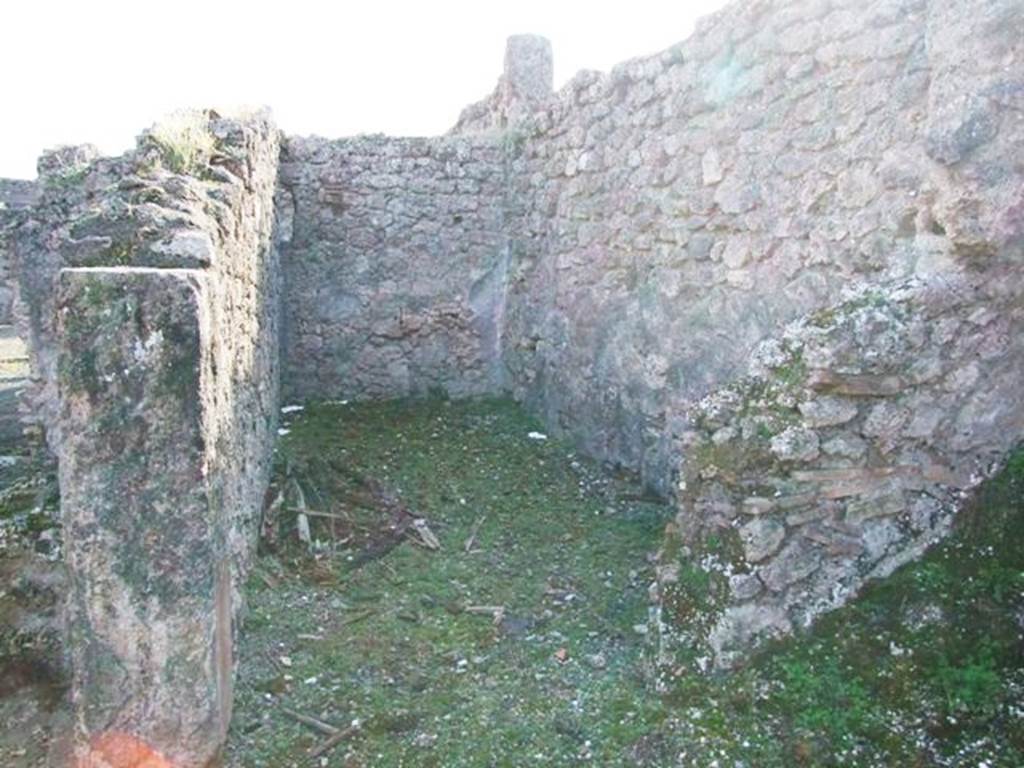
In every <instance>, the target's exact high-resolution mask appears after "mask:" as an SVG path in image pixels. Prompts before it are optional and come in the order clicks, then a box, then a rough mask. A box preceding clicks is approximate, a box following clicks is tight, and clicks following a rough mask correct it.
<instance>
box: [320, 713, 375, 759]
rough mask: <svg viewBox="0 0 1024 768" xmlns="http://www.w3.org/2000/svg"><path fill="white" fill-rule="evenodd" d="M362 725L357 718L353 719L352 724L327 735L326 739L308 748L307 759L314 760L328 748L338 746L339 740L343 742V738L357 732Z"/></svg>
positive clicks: (328, 749) (327, 750)
mask: <svg viewBox="0 0 1024 768" xmlns="http://www.w3.org/2000/svg"><path fill="white" fill-rule="evenodd" d="M362 727H363V726H362V723H360V722H359V721H358V720H353V721H352V725H350V726H349V727H348V728H345V729H343V730H340V731H338V732H337V733H336V734H334V735H333V736H330V737H328V739H327V740H326V741H324V742H323V743H322V744H321V745H320V746H319V747H317V748H316V749H312V750H310V752H309V759H310V760H316V759H317V758H318V757H320V755H322V754H324V753H325V752H329V751H330V750H332V749H334V748H335V747H336V746H338V745H339V744H340V743H341V742H343V741H344V740H345V739H347V738H349V737H350V736H353V735H355V734H356V733H358V732H359V731H360V730H361V729H362Z"/></svg>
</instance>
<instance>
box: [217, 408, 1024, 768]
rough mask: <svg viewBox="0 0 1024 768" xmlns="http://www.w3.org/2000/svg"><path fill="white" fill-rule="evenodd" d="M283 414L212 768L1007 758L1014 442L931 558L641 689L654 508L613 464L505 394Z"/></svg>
mask: <svg viewBox="0 0 1024 768" xmlns="http://www.w3.org/2000/svg"><path fill="white" fill-rule="evenodd" d="M284 431H285V432H286V434H285V435H284V436H283V439H282V441H281V444H280V448H279V455H278V472H277V477H276V480H275V488H274V489H273V491H272V493H271V494H270V496H271V498H272V500H273V501H276V502H277V505H276V506H275V507H273V508H274V509H276V510H277V512H276V513H275V514H274V515H272V519H271V520H270V524H269V526H268V531H267V533H268V534H269V537H268V538H267V539H265V540H266V541H269V542H270V544H269V545H267V546H266V547H265V550H266V551H265V552H264V554H263V556H262V557H261V559H260V564H259V568H258V570H257V572H256V574H255V575H254V577H253V579H252V582H251V586H250V591H249V594H250V612H249V617H248V621H247V624H246V630H245V635H244V639H243V643H242V660H241V670H242V672H241V675H240V679H239V683H238V697H237V706H236V717H235V720H234V724H233V727H232V731H231V734H230V738H229V744H228V752H227V763H228V765H229V766H233V767H236V768H241V767H242V766H246V767H247V768H248V767H249V766H253V767H255V766H268V767H269V766H292V765H324V766H327V765H332V766H445V767H449V766H451V767H454V766H523V765H536V766H572V765H588V764H589V765H600V766H651V767H652V768H653V767H655V766H657V767H659V768H660V767H661V766H676V765H680V766H703V767H704V768H709V767H711V766H718V767H719V768H725V767H726V766H728V767H729V768H737V767H739V766H747V767H748V768H765V767H769V766H778V767H779V768H783V767H785V768H790V767H791V766H805V765H806V766H819V765H820V766H827V765H857V766H933V765H934V766H976V767H977V768H981V766H988V768H995V767H996V766H1006V767H1007V768H1008V767H1009V766H1021V765H1024V664H1022V662H1024V657H1022V653H1024V634H1022V633H1024V552H1022V551H1021V549H1020V547H1019V546H1017V544H1015V543H1014V542H1019V540H1020V535H1021V534H1022V533H1024V516H1022V505H1021V501H1022V486H1024V455H1018V456H1017V457H1015V458H1014V460H1013V461H1012V462H1011V465H1010V466H1009V467H1008V469H1007V470H1006V471H1005V472H1004V474H1003V475H1002V476H1001V477H1000V478H999V479H998V480H996V481H994V482H993V483H990V484H989V486H988V487H987V489H986V491H985V492H984V493H983V494H982V495H981V497H980V498H979V499H978V501H977V504H976V506H975V508H974V509H973V510H972V511H971V512H969V513H968V514H966V515H964V517H963V521H962V525H961V526H960V529H959V531H958V532H957V534H956V535H955V536H954V537H953V538H952V539H951V540H950V541H949V542H948V543H946V544H945V545H943V546H941V547H939V548H937V549H936V550H934V551H933V552H932V553H931V554H930V555H929V556H928V557H927V558H926V559H925V560H924V561H922V562H920V563H917V564H915V565H913V566H911V567H909V568H905V569H903V570H902V571H900V572H899V573H898V574H897V575H896V576H895V577H894V578H893V579H891V580H890V581H888V582H886V583H885V584H882V585H879V586H877V587H875V588H874V589H870V590H868V591H867V593H866V594H865V595H864V596H863V597H862V598H861V599H860V600H859V601H857V602H856V603H855V604H853V605H851V606H849V607H847V608H846V609H844V610H841V611H838V612H836V613H835V614H833V615H832V616H830V617H828V618H827V619H826V620H825V621H824V622H822V623H821V624H820V625H819V627H817V628H816V630H815V631H814V632H813V633H811V634H809V635H806V636H803V637H799V638H795V639H793V640H791V641H789V642H787V643H784V644H781V645H780V646H779V647H777V648H774V649H771V651H770V652H768V653H766V654H763V655H762V656H761V657H759V658H758V659H756V660H754V662H753V663H752V664H750V665H749V666H748V667H747V668H746V669H744V670H741V671H739V672H738V673H735V674H733V675H731V676H727V677H712V678H704V677H699V676H695V677H692V678H683V679H681V680H680V681H679V683H678V686H677V687H676V689H675V690H673V691H671V692H670V693H669V694H668V695H666V696H656V695H654V694H652V693H651V692H650V691H649V690H648V687H647V686H646V685H645V669H646V661H647V658H646V645H645V637H644V632H645V629H646V619H647V588H648V585H649V584H650V582H651V578H652V573H651V568H650V558H651V555H652V553H653V552H654V550H655V549H656V548H657V546H658V544H659V540H660V535H661V530H662V527H663V526H664V523H665V521H666V520H667V519H668V516H669V515H670V514H671V512H670V510H669V509H668V508H666V507H665V506H662V505H661V504H659V503H658V502H657V500H655V499H651V498H649V497H647V496H645V495H644V493H643V492H642V490H641V489H640V488H639V487H638V486H637V485H636V484H635V482H634V481H633V480H632V478H630V477H628V476H626V475H622V474H616V473H614V472H610V471H608V469H607V468H601V467H598V466H595V465H594V464H593V463H591V462H589V461H587V460H585V459H583V458H582V457H580V456H578V455H577V454H576V453H575V452H574V451H573V450H572V449H571V447H569V446H568V445H566V444H564V443H560V442H558V441H557V440H554V439H551V438H549V437H547V436H544V435H543V432H542V428H541V427H540V425H539V424H537V423H536V422H534V421H532V420H531V419H529V418H528V417H526V416H525V415H524V414H523V413H522V411H521V410H519V409H518V408H517V407H516V406H514V405H513V404H511V403H508V402H502V401H480V402H464V403H449V402H446V401H443V400H435V401H426V402H422V401H421V402H416V403H409V402H396V403H380V404H367V405H351V404H346V403H333V404H319V405H310V406H309V407H307V408H306V409H305V410H302V411H299V410H292V411H291V412H290V413H289V414H288V415H287V416H286V424H285V427H284ZM300 513H301V514H302V515H303V516H304V518H305V520H304V521H302V520H300V519H299V515H300ZM417 520H419V521H420V523H419V524H418V525H419V526H420V528H417V527H416V523H415V521H417ZM307 524H308V529H309V536H308V542H309V543H308V544H305V543H302V542H300V540H299V537H300V533H299V531H300V530H301V531H302V536H303V538H305V528H306V525H307ZM424 528H425V530H424ZM332 729H333V730H332Z"/></svg>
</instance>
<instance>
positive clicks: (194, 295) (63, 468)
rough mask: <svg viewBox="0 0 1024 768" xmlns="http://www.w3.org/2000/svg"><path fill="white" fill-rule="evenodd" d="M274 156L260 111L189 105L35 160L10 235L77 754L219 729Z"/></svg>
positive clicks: (259, 375) (272, 315)
mask: <svg viewBox="0 0 1024 768" xmlns="http://www.w3.org/2000/svg"><path fill="white" fill-rule="evenodd" d="M72 154H73V153H72ZM63 155H64V156H65V157H66V156H67V155H68V153H66V152H65V153H63ZM278 155H279V140H278V133H277V131H276V129H275V128H274V127H273V126H272V124H271V123H270V122H269V120H268V118H267V117H266V116H265V115H254V116H251V117H246V118H244V119H237V120H235V119H224V118H221V117H219V116H217V115H216V114H213V113H190V114H188V115H182V116H179V117H178V118H176V119H175V120H174V121H173V122H171V123H168V124H165V125H162V126H156V127H154V128H153V129H152V130H151V131H149V132H147V133H146V134H144V135H143V136H142V138H141V139H140V142H139V147H138V149H137V150H136V151H134V152H132V153H129V154H128V155H125V156H124V157H121V158H113V159H102V160H93V161H89V160H88V158H87V157H86V158H83V159H84V160H85V162H83V163H69V162H65V161H64V160H61V159H60V158H58V157H57V156H48V158H46V159H44V160H45V162H44V163H43V164H42V165H43V169H46V168H48V166H50V165H53V166H55V167H56V168H57V170H56V171H47V170H44V173H43V174H42V180H43V188H44V192H43V196H42V199H41V200H40V201H39V203H38V204H37V205H36V207H35V208H34V209H33V211H32V218H31V220H30V221H28V222H26V223H25V224H23V225H22V226H21V227H20V228H19V230H18V233H17V238H16V239H17V245H18V256H19V270H20V273H21V275H22V276H23V279H22V280H21V289H22V292H23V294H24V295H25V299H26V303H27V304H28V305H29V306H31V307H32V309H33V323H32V329H31V331H32V335H31V338H30V341H31V348H32V351H33V354H34V356H35V357H37V358H40V359H39V360H38V361H37V370H39V371H40V372H41V373H40V375H41V377H42V379H43V382H42V387H41V390H42V391H43V392H44V393H48V394H44V395H43V396H42V401H43V402H44V404H45V405H46V407H45V408H44V415H45V417H46V420H45V426H46V428H47V432H48V436H49V438H50V442H51V445H52V446H53V447H54V449H55V452H56V453H57V457H58V461H59V477H60V488H61V508H62V517H63V525H64V532H65V533H64V536H65V548H66V557H67V562H68V565H69V574H70V583H71V589H70V594H69V596H68V605H67V611H66V614H67V623H68V632H69V642H68V648H69V651H70V654H71V668H72V701H73V704H74V706H75V715H76V719H75V731H74V738H73V741H74V745H73V746H74V751H75V756H76V759H77V760H86V761H88V760H89V759H97V760H98V759H99V758H101V757H104V756H106V757H107V758H108V759H110V756H111V755H113V754H114V753H115V752H116V751H117V749H125V748H126V745H138V744H141V745H143V746H144V747H145V748H146V749H148V750H152V751H153V752H154V753H158V754H161V755H163V756H164V757H165V758H166V759H167V760H169V761H171V762H172V763H173V764H175V765H182V766H185V765H187V766H202V765H206V764H207V763H208V762H209V761H210V760H212V759H213V758H214V757H215V755H216V753H217V751H218V750H219V748H220V745H221V743H222V741H223V737H224V735H225V733H226V729H227V726H228V722H229V719H230V713H231V685H232V675H233V667H234V661H233V647H234V633H235V631H236V618H237V615H238V611H239V609H240V607H241V598H240V585H241V582H242V580H243V579H244V576H245V571H246V567H247V565H248V563H249V560H250V558H251V556H252V553H253V547H254V543H255V537H256V531H257V529H258V519H257V518H258V515H259V514H260V511H261V502H262V497H263V493H264V490H265V488H266V484H267V482H268V479H269V470H270V459H271V451H272V445H273V439H274V435H275V432H276V419H277V412H278V399H277V391H278V380H279V373H278V363H277V360H278V344H279V299H280V289H279V280H280V267H279V264H278V262H277V252H276V250H275V249H274V248H273V247H272V240H271V228H272V224H273V192H274V186H275V180H276V175H277V164H278ZM50 161H53V162H50ZM139 748H140V749H141V748H142V747H139ZM76 764H77V763H76ZM83 764H84V763H83ZM88 764H90V765H91V764H92V763H88Z"/></svg>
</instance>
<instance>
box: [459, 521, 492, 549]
mask: <svg viewBox="0 0 1024 768" xmlns="http://www.w3.org/2000/svg"><path fill="white" fill-rule="evenodd" d="M486 519H487V515H483V516H481V517H478V518H477V519H476V522H475V523H473V527H472V528H470V529H469V536H468V537H467V538H466V543H465V544H464V545H463V546H462V548H463V550H464V551H465V552H467V553H468V552H470V551H472V549H473V545H474V544H476V535H477V533H478V532H479V530H480V526H481V525H483V523H484V520H486Z"/></svg>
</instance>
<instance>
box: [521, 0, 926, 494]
mask: <svg viewBox="0 0 1024 768" xmlns="http://www.w3.org/2000/svg"><path fill="white" fill-rule="evenodd" d="M926 8H927V3H926V2H925V0H900V1H899V2H893V1H891V0H885V2H873V3H867V4H866V7H865V4H863V3H860V4H854V3H851V2H839V3H825V2H819V1H818V0H811V1H803V0H800V1H797V2H793V1H792V0H787V2H757V3H738V4H735V5H734V6H730V8H729V9H728V10H727V11H725V12H722V13H721V14H718V15H716V16H714V17H711V18H710V19H707V20H705V22H704V23H703V24H702V25H701V26H699V27H698V29H697V31H696V32H695V33H694V35H693V36H692V37H691V38H690V39H689V40H687V41H686V42H685V43H682V44H680V45H678V46H676V47H674V48H672V49H670V50H668V51H665V52H663V53H661V54H658V55H656V56H653V57H649V58H644V59H638V60H635V61H630V62H626V63H625V64H622V65H620V66H618V67H616V68H615V69H614V70H613V71H612V73H611V74H609V75H601V74H598V73H588V72H584V73H581V74H580V75H578V76H577V77H576V78H575V79H574V80H573V81H572V82H570V83H569V84H568V85H567V86H566V87H565V88H563V89H562V91H561V92H560V93H559V94H557V98H556V99H554V100H553V101H552V103H551V104H550V105H549V106H548V108H547V109H545V110H543V111H541V112H539V113H537V114H536V115H535V116H534V120H533V124H532V126H531V125H524V126H523V127H522V128H521V131H522V132H523V138H522V142H521V146H522V149H521V152H520V153H519V154H518V156H517V158H516V160H515V162H514V164H513V179H514V181H515V182H516V183H517V184H518V185H519V188H518V195H517V199H518V200H520V201H522V204H523V210H522V212H521V216H520V218H519V219H518V220H517V223H516V225H514V226H512V227H511V230H512V231H513V232H515V233H516V234H517V237H516V239H515V241H514V243H513V250H512V252H513V254H514V259H513V263H512V273H513V274H514V275H515V276H516V278H517V279H516V280H515V281H514V282H513V283H512V290H511V292H510V296H509V299H508V311H507V315H508V318H509V319H508V322H507V325H506V328H507V331H506V339H507V342H506V359H507V362H508V365H509V369H510V373H511V381H512V383H513V387H514V391H515V393H516V395H517V397H519V398H521V399H524V400H525V401H526V402H527V403H530V404H532V405H533V407H535V408H536V409H537V410H539V411H540V412H542V413H543V414H544V415H545V417H546V418H547V419H548V421H549V422H550V423H551V424H552V425H557V426H558V427H560V428H561V429H562V430H563V431H564V432H566V433H568V434H570V435H572V436H573V437H574V438H576V439H578V440H580V441H581V442H582V443H583V444H584V445H585V446H586V447H587V448H588V449H589V450H590V451H592V452H593V453H595V454H597V455H600V456H603V457H605V458H607V459H610V460H612V461H614V462H617V463H621V464H624V465H626V466H629V467H633V468H637V469H642V470H643V471H644V475H645V478H646V480H647V481H648V482H650V483H651V484H653V485H655V486H657V487H659V488H661V489H662V490H663V491H669V490H670V489H671V485H672V483H671V476H672V474H673V468H674V467H675V466H676V464H677V463H678V460H679V458H680V455H681V454H680V450H679V445H678V442H677V436H676V435H674V434H673V432H674V430H673V425H672V423H671V415H672V414H673V413H675V412H678V411H680V410H682V409H683V408H684V407H685V405H686V404H687V403H689V402H692V401H693V400H694V399H697V398H699V397H700V396H702V395H703V394H704V393H706V392H707V391H709V389H712V388H714V386H716V385H717V384H718V383H720V382H723V381H726V380H728V379H729V378H730V377H732V376H735V375H737V374H738V373H740V372H741V371H742V370H743V368H744V364H745V361H746V359H747V357H748V356H749V354H750V352H751V350H752V349H753V348H754V346H755V345H756V344H757V343H758V342H759V341H760V340H761V339H763V338H765V337H766V336H767V335H769V334H771V333H773V332H774V330H775V329H776V328H778V327H779V326H780V325H782V324H784V323H785V322H787V321H789V320H792V319H794V318H796V317H799V316H800V315H801V314H803V313H805V312H807V311H809V310H811V309H813V308H815V307H818V306H822V305H824V304H828V303H830V302H831V301H833V300H834V299H835V298H836V297H837V296H838V291H839V289H840V287H841V286H843V285H846V284H848V283H850V282H857V281H877V280H882V279H888V278H889V277H891V276H894V275H901V274H908V273H911V272H912V271H913V270H914V269H915V268H916V264H917V262H918V261H919V259H920V258H921V256H920V249H919V248H918V247H917V243H916V240H917V237H918V234H919V231H920V229H921V227H922V226H923V222H922V221H921V219H922V218H924V214H926V212H927V202H925V201H922V200H921V198H920V197H919V194H918V193H919V191H920V189H919V188H920V183H921V178H920V173H919V171H918V168H917V167H915V163H916V162H917V161H918V159H919V158H920V157H921V155H922V153H923V148H922V141H921V139H922V118H923V117H924V115H925V113H926V109H927V102H928V85H929V67H928V61H927V56H926V51H925V40H924V24H923V17H924V13H925V11H926Z"/></svg>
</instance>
